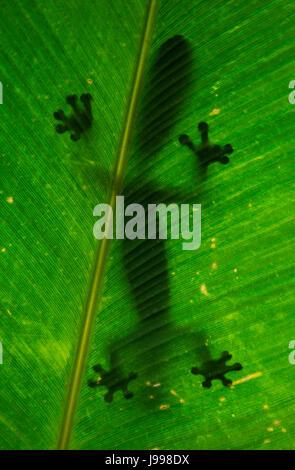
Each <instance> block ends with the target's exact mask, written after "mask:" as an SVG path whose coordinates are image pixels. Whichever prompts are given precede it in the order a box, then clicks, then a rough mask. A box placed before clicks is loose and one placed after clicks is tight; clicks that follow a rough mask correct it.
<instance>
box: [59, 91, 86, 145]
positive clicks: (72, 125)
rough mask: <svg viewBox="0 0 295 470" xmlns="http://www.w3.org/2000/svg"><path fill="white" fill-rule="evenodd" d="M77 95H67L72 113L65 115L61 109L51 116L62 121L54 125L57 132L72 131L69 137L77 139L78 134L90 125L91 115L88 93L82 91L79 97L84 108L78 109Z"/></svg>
mask: <svg viewBox="0 0 295 470" xmlns="http://www.w3.org/2000/svg"><path fill="white" fill-rule="evenodd" d="M77 100H78V97H77V95H70V96H67V98H66V102H67V103H68V104H69V105H70V106H71V107H72V109H73V112H72V114H71V115H70V116H69V117H67V116H66V115H65V113H64V111H62V110H61V109H59V110H58V111H56V112H55V113H54V114H53V116H54V117H55V119H57V120H58V121H62V122H63V124H58V125H57V126H56V132H58V134H64V133H65V132H67V131H73V132H72V134H71V139H72V140H74V141H77V140H79V139H80V135H81V134H82V133H83V132H84V131H86V130H87V129H89V128H90V127H91V124H92V121H93V116H92V111H91V101H92V96H91V95H90V93H84V94H83V95H81V97H80V101H81V103H83V105H84V109H80V108H79V107H78V104H77Z"/></svg>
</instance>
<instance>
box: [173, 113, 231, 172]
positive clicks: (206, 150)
mask: <svg viewBox="0 0 295 470" xmlns="http://www.w3.org/2000/svg"><path fill="white" fill-rule="evenodd" d="M198 128H199V131H200V133H201V144H200V145H199V146H195V145H194V143H193V142H192V141H191V140H190V138H189V136H188V135H185V134H183V135H181V136H180V137H179V139H178V140H179V142H180V143H181V145H185V146H187V147H188V148H189V149H190V150H191V151H192V152H194V153H195V154H196V155H197V156H198V158H199V162H200V165H201V166H203V167H207V166H208V165H210V163H215V162H219V163H222V164H223V165H226V164H227V163H229V158H228V157H227V156H226V154H231V153H233V151H234V150H233V148H232V146H231V145H230V144H226V145H224V146H223V147H221V146H220V145H211V144H210V141H209V136H208V134H209V126H208V124H207V123H206V122H200V124H199V126H198Z"/></svg>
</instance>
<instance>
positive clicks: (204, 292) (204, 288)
mask: <svg viewBox="0 0 295 470" xmlns="http://www.w3.org/2000/svg"><path fill="white" fill-rule="evenodd" d="M201 292H202V294H204V295H208V292H207V288H206V286H205V284H202V286H201Z"/></svg>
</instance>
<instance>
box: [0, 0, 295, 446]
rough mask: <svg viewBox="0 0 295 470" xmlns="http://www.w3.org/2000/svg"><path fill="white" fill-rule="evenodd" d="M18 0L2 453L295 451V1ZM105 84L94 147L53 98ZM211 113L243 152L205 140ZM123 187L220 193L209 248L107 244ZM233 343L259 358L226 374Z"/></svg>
mask: <svg viewBox="0 0 295 470" xmlns="http://www.w3.org/2000/svg"><path fill="white" fill-rule="evenodd" d="M1 12H2V16H3V18H5V21H3V22H2V23H3V24H2V29H1V42H0V43H1V56H2V70H1V76H0V80H1V82H2V84H3V104H2V105H0V113H1V121H0V126H1V129H0V138H1V143H0V145H1V147H0V155H1V170H2V175H3V178H2V187H1V203H2V206H3V208H2V218H3V224H2V225H3V229H2V237H1V247H0V250H1V253H0V254H1V293H2V302H1V324H0V341H1V343H2V346H3V364H1V365H0V381H1V382H0V383H1V389H0V398H1V399H0V447H1V448H2V449H53V448H57V447H58V448H70V449H154V448H159V449H250V448H251V449H267V448H271V449H291V448H294V432H295V428H294V420H293V417H292V412H293V408H294V404H293V396H294V385H295V383H294V382H295V378H294V377H295V376H294V373H295V369H294V366H292V365H291V364H290V363H289V361H288V355H289V353H290V350H289V349H288V345H289V343H290V341H291V340H294V313H293V306H294V276H293V275H292V274H293V272H294V250H293V247H292V244H293V240H294V222H293V220H294V215H293V213H294V204H293V203H294V182H293V178H292V177H293V166H294V165H293V161H292V154H293V147H294V140H295V139H294V137H293V132H292V131H293V111H294V110H293V107H292V105H291V104H290V103H289V101H288V94H289V93H290V90H289V89H288V84H289V82H290V81H291V80H292V79H294V76H293V75H292V73H293V72H292V70H293V69H294V58H293V53H292V52H293V48H294V37H295V34H294V33H295V27H294V17H295V11H294V7H293V5H292V4H291V2H286V1H284V2H283V1H282V0H274V1H272V2H268V3H267V4H266V3H265V2H263V1H260V0H258V1H257V0H249V1H248V2H244V3H243V4H242V5H239V6H238V7H237V5H236V4H235V3H234V2H233V1H223V2H221V1H219V0H213V1H211V2H210V5H209V4H208V2H205V1H203V0H182V1H181V2H180V1H177V0H169V1H168V2H167V1H166V2H164V1H159V2H156V1H150V2H149V1H147V0H146V1H144V0H129V1H128V2H126V1H124V0H116V1H115V2H110V1H105V0H100V1H99V2H98V1H90V0H83V1H82V0H75V1H72V2H70V4H66V3H65V2H64V3H63V2H62V3H61V2H58V4H57V2H54V1H53V0H48V1H47V2H46V4H45V3H43V2H41V1H37V0H35V1H32V0H30V1H29V0H22V1H20V0H11V1H10V2H1ZM152 33H153V34H152ZM84 93H90V94H91V96H92V98H93V100H92V102H91V105H92V114H93V122H92V125H91V127H90V128H89V129H87V130H86V131H85V132H83V133H82V134H81V137H80V139H79V140H77V141H76V142H75V141H73V140H71V138H70V132H66V133H64V134H61V135H60V134H58V133H56V132H55V126H56V125H57V124H58V123H57V121H56V120H55V119H54V116H53V113H54V112H56V111H57V110H64V112H65V114H66V115H69V114H70V108H69V106H68V104H67V103H66V97H67V96H69V95H71V94H77V95H79V96H80V95H81V94H84ZM139 100H140V103H139ZM138 104H139V106H137V105H138ZM201 122H206V123H208V125H209V138H210V142H212V145H220V146H224V145H225V144H228V143H229V144H231V145H232V147H233V149H234V152H233V153H232V154H231V155H228V156H229V158H230V163H229V164H228V165H221V164H220V163H219V162H215V163H212V164H210V165H208V166H206V165H204V161H202V159H203V160H204V158H207V156H208V155H207V150H206V149H205V150H204V149H203V153H201V154H200V152H199V154H198V155H196V153H195V152H194V148H195V147H197V146H198V145H199V144H200V138H201V135H200V132H199V130H198V124H199V123H201ZM181 135H187V136H189V139H190V142H191V144H190V147H189V146H187V145H185V143H187V142H188V140H187V138H186V140H183V139H180V141H179V137H180V136H181ZM181 142H182V143H183V145H182V144H181ZM211 157H212V154H211ZM127 161H128V163H127ZM124 176H125V179H124V185H123V177H124ZM116 194H123V195H124V196H125V199H126V204H127V203H130V202H138V203H141V204H143V205H144V206H146V205H147V204H148V203H158V202H166V203H168V202H178V203H179V204H181V203H185V202H189V203H191V204H192V203H199V204H202V243H201V247H200V248H199V249H198V250H195V251H184V250H183V249H182V240H168V241H165V242H164V241H163V240H136V241H134V242H133V241H129V240H126V241H122V240H113V241H112V243H111V244H110V243H108V242H107V241H106V240H103V241H102V242H99V243H97V242H96V241H95V238H94V237H93V224H94V217H93V208H94V207H95V205H96V204H98V203H102V202H110V203H111V204H112V206H114V201H115V196H116ZM223 351H228V352H229V354H230V355H232V359H231V360H230V361H228V362H227V364H228V365H233V364H234V363H240V364H241V365H242V369H240V368H238V367H236V370H232V371H229V372H227V374H226V378H227V379H231V380H232V381H233V385H232V386H230V387H225V386H224V385H223V384H222V382H221V381H220V380H213V382H212V386H211V387H210V388H206V387H204V386H203V385H202V382H204V381H205V378H206V377H205V378H203V377H202V375H195V373H192V370H193V372H199V371H203V372H204V373H205V375H206V374H207V378H208V376H209V378H210V374H211V376H212V374H213V375H214V373H218V371H219V368H220V367H221V369H222V364H221V363H219V366H217V364H216V362H214V360H215V361H216V360H218V359H219V358H221V356H222V353H223ZM208 361H209V365H208ZM210 361H213V362H210ZM206 363H207V365H206ZM204 364H205V365H204ZM220 364H221V365H220ZM93 368H95V370H94V369H93ZM109 372H110V373H111V375H108V373H109ZM99 376H100V378H101V381H100V382H98V377H99ZM98 383H99V386H96V385H98ZM89 385H92V386H89ZM104 385H105V386H104ZM124 385H128V391H126V390H125V391H124ZM117 388H118V389H117ZM112 392H114V393H113V396H112ZM124 393H125V395H126V396H127V397H129V399H126V398H124ZM131 394H133V396H132V397H130V395H131Z"/></svg>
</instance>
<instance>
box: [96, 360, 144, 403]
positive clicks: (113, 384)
mask: <svg viewBox="0 0 295 470" xmlns="http://www.w3.org/2000/svg"><path fill="white" fill-rule="evenodd" d="M93 370H94V371H95V372H97V373H98V374H100V378H99V379H98V380H97V381H93V380H88V386H89V387H92V388H94V387H99V386H102V387H106V388H108V392H107V393H106V394H105V396H104V399H105V401H106V402H107V403H111V402H112V401H113V395H114V393H115V392H116V391H117V390H122V392H123V395H124V397H125V398H127V399H128V398H132V397H133V393H132V392H129V390H128V384H129V382H130V381H131V380H134V379H136V377H137V374H134V373H131V374H129V376H128V377H122V373H121V370H120V368H119V367H118V366H116V367H113V368H112V367H111V369H110V371H106V370H105V369H103V367H102V366H101V365H100V364H97V365H96V366H94V367H93Z"/></svg>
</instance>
